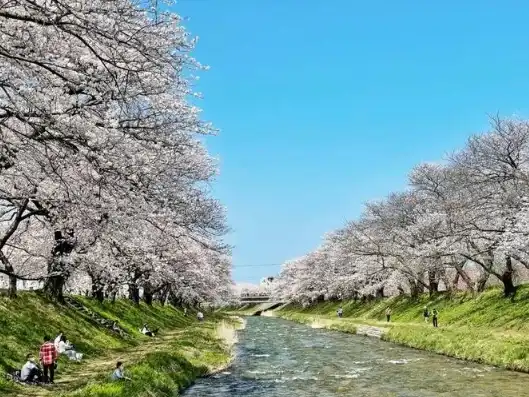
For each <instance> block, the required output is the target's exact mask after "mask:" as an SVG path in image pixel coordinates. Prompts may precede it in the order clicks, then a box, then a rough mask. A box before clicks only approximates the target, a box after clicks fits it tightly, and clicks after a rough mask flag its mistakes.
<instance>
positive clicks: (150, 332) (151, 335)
mask: <svg viewBox="0 0 529 397" xmlns="http://www.w3.org/2000/svg"><path fill="white" fill-rule="evenodd" d="M141 333H142V334H143V335H147V336H150V337H153V336H154V332H152V331H151V330H150V329H149V327H147V324H143V328H142V329H141Z"/></svg>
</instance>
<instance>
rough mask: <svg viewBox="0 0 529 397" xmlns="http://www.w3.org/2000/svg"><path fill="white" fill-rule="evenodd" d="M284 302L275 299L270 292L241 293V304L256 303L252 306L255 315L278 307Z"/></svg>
mask: <svg viewBox="0 0 529 397" xmlns="http://www.w3.org/2000/svg"><path fill="white" fill-rule="evenodd" d="M284 304H285V302H283V301H281V300H277V299H273V298H272V297H271V296H270V294H265V293H260V294H259V293H257V294H242V295H241V305H243V306H244V305H255V306H253V307H252V311H253V313H252V315H253V316H260V315H261V313H263V312H266V311H268V310H274V309H277V308H278V307H280V306H283V305H284Z"/></svg>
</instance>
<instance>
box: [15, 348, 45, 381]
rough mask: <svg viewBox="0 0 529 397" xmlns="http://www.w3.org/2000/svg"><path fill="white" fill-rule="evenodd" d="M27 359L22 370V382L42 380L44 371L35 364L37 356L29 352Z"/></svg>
mask: <svg viewBox="0 0 529 397" xmlns="http://www.w3.org/2000/svg"><path fill="white" fill-rule="evenodd" d="M26 360H27V361H26V363H25V364H24V366H23V367H22V370H21V371H20V380H21V381H22V382H40V381H41V380H42V371H41V370H40V368H39V367H38V366H37V364H35V361H36V360H35V356H34V355H33V354H28V355H27V356H26Z"/></svg>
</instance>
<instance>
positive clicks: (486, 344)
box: [276, 286, 529, 372]
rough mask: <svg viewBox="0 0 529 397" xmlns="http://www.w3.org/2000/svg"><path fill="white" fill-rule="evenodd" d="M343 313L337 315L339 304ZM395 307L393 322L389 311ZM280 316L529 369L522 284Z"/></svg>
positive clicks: (294, 309) (290, 310) (323, 306)
mask: <svg viewBox="0 0 529 397" xmlns="http://www.w3.org/2000/svg"><path fill="white" fill-rule="evenodd" d="M340 305H341V306H342V308H343V310H344V318H343V319H337V318H336V310H337V309H338V307H339V306H340ZM388 306H389V307H391V309H392V316H391V319H392V321H391V323H389V324H388V323H386V322H385V310H386V308H387V307H388ZM424 306H428V307H429V308H430V311H431V310H432V309H433V308H437V310H438V311H439V328H438V329H434V328H433V327H432V325H431V323H429V324H425V323H424V320H423V317H422V313H423V308H424ZM276 314H277V315H278V316H280V317H283V318H287V319H290V320H293V321H298V322H302V323H307V324H313V323H314V322H318V323H319V324H320V326H324V327H326V328H331V329H337V330H340V331H345V332H351V333H355V332H356V330H357V328H358V326H360V325H372V326H377V327H379V328H382V329H383V330H384V331H385V333H384V335H383V339H385V340H388V341H391V342H395V343H399V344H403V345H406V346H410V347H413V348H418V349H424V350H429V351H433V352H436V353H439V354H445V355H449V356H452V357H457V358H461V359H466V360H472V361H476V362H481V363H487V364H492V365H496V366H500V367H504V368H508V369H513V370H518V371H523V372H529V286H521V287H520V288H519V290H518V293H517V295H516V299H515V300H514V301H513V302H511V300H509V299H505V298H504V297H503V294H502V291H501V290H500V289H490V290H487V291H486V292H484V293H482V294H480V295H477V296H472V295H471V294H467V293H461V294H457V295H455V296H451V297H450V296H447V295H438V296H435V297H433V298H430V297H429V296H427V295H424V296H421V297H420V298H419V299H418V300H413V299H411V298H409V297H405V296H401V297H395V298H391V299H386V300H378V301H372V302H367V303H360V302H353V301H348V302H322V303H320V304H318V305H315V306H312V307H308V308H302V307H300V306H296V305H289V306H287V307H285V308H284V309H282V310H280V311H278V312H276Z"/></svg>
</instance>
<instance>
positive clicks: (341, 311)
mask: <svg viewBox="0 0 529 397" xmlns="http://www.w3.org/2000/svg"><path fill="white" fill-rule="evenodd" d="M336 313H338V317H340V318H342V316H343V309H342V308H341V307H339V308H338V311H337V312H336Z"/></svg>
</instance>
